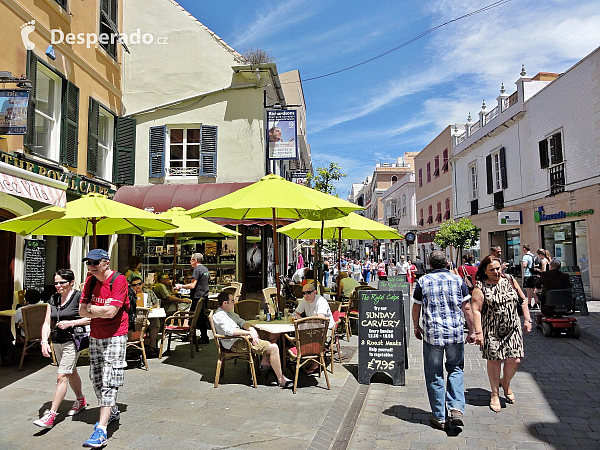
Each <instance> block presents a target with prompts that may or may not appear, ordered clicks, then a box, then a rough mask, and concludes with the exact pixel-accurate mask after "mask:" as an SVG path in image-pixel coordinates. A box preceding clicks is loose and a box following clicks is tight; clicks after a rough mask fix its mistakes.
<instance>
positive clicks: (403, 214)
mask: <svg viewBox="0 0 600 450" xmlns="http://www.w3.org/2000/svg"><path fill="white" fill-rule="evenodd" d="M404 216H406V194H404V195H402V217H404Z"/></svg>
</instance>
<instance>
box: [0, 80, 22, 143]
mask: <svg viewBox="0 0 600 450" xmlns="http://www.w3.org/2000/svg"><path fill="white" fill-rule="evenodd" d="M28 104H29V91H28V90H26V89H0V135H9V134H27V105H28Z"/></svg>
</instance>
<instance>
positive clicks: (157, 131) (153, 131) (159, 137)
mask: <svg viewBox="0 0 600 450" xmlns="http://www.w3.org/2000/svg"><path fill="white" fill-rule="evenodd" d="M166 140H167V127H166V126H162V127H150V175H149V176H150V178H161V177H164V176H165V147H166Z"/></svg>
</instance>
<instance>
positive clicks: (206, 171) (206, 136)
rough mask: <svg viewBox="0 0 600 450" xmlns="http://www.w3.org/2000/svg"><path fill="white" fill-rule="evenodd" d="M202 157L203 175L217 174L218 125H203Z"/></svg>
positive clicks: (213, 175) (211, 175)
mask: <svg viewBox="0 0 600 450" xmlns="http://www.w3.org/2000/svg"><path fill="white" fill-rule="evenodd" d="M201 135H202V137H201V139H202V140H201V143H200V159H201V165H202V171H201V174H202V176H203V177H216V176H217V127H216V126H213V125H202V129H201Z"/></svg>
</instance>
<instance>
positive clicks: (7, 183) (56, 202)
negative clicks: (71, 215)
mask: <svg viewBox="0 0 600 450" xmlns="http://www.w3.org/2000/svg"><path fill="white" fill-rule="evenodd" d="M66 189H67V183H64V182H62V181H58V180H53V179H50V178H47V177H43V176H41V175H38V174H36V173H33V172H29V171H27V170H25V169H20V168H18V167H14V166H11V165H10V164H6V163H3V162H0V192H5V193H7V194H10V195H15V196H17V197H22V198H28V199H31V200H36V201H38V202H42V203H46V204H48V205H53V206H60V207H61V208H64V207H65V205H66V204H67V195H66V193H65V190H66Z"/></svg>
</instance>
